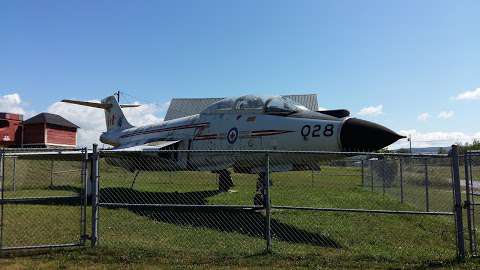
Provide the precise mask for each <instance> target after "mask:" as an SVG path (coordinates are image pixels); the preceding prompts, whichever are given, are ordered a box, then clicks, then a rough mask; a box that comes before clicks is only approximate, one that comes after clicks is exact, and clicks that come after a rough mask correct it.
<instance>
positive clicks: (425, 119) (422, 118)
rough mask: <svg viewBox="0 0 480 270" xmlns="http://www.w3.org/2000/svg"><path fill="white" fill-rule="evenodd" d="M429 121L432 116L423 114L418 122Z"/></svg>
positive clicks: (418, 118)
mask: <svg viewBox="0 0 480 270" xmlns="http://www.w3.org/2000/svg"><path fill="white" fill-rule="evenodd" d="M428 119H430V114H429V113H426V112H425V113H421V114H420V115H419V116H418V117H417V120H418V121H420V122H427V121H428Z"/></svg>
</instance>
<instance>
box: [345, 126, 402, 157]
mask: <svg viewBox="0 0 480 270" xmlns="http://www.w3.org/2000/svg"><path fill="white" fill-rule="evenodd" d="M402 138H405V137H404V136H401V135H399V134H397V133H396V132H395V131H393V130H391V129H388V128H386V127H384V126H381V125H379V124H375V123H372V122H369V121H365V120H361V119H356V118H350V119H348V120H347V121H345V122H344V123H343V126H342V131H341V133H340V141H341V143H342V149H343V151H376V150H380V149H382V148H384V147H386V146H388V145H390V144H392V143H394V142H396V141H398V140H399V139H402Z"/></svg>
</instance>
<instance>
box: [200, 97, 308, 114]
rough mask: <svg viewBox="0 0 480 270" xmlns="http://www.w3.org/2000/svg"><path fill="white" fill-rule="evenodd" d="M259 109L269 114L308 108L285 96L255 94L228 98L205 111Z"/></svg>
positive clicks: (219, 111)
mask: <svg viewBox="0 0 480 270" xmlns="http://www.w3.org/2000/svg"><path fill="white" fill-rule="evenodd" d="M232 110H235V111H242V110H257V111H261V112H264V113H267V114H282V115H283V114H291V113H294V112H298V111H307V110H308V109H307V108H306V107H305V106H303V105H300V104H298V103H296V102H295V101H293V100H291V99H289V98H285V97H280V96H278V97H266V98H265V97H259V96H254V95H247V96H241V97H237V98H226V99H222V100H220V101H218V102H216V103H213V104H212V105H210V106H209V107H207V108H206V109H205V110H204V111H203V113H222V112H226V111H232Z"/></svg>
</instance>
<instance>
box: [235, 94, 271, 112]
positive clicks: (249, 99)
mask: <svg viewBox="0 0 480 270" xmlns="http://www.w3.org/2000/svg"><path fill="white" fill-rule="evenodd" d="M263 106H264V103H263V100H262V98H261V97H258V96H252V95H248V96H242V97H239V98H237V100H236V101H235V109H236V110H252V109H263Z"/></svg>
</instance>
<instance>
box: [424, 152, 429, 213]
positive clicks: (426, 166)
mask: <svg viewBox="0 0 480 270" xmlns="http://www.w3.org/2000/svg"><path fill="white" fill-rule="evenodd" d="M424 166H425V179H424V184H425V211H427V212H428V211H430V197H429V193H428V186H429V185H430V183H429V180H428V159H427V158H425V164H424Z"/></svg>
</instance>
